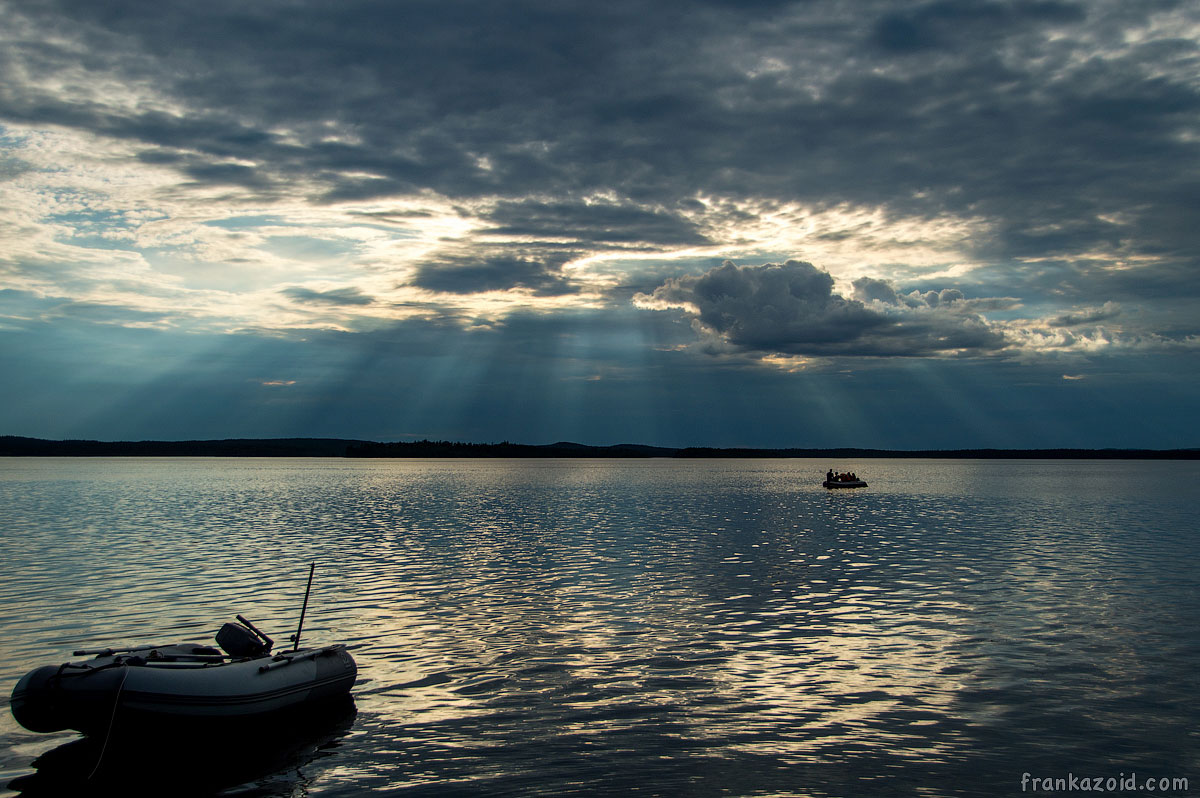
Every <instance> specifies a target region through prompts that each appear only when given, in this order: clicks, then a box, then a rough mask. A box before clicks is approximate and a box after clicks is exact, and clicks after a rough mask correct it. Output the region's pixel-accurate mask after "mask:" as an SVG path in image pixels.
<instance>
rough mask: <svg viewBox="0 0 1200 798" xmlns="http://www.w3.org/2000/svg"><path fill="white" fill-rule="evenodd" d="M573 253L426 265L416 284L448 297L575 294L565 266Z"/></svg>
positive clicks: (491, 256) (503, 254) (464, 259)
mask: <svg viewBox="0 0 1200 798" xmlns="http://www.w3.org/2000/svg"><path fill="white" fill-rule="evenodd" d="M572 254H573V253H549V254H542V255H537V256H522V255H521V254H517V253H513V252H501V253H492V254H484V253H481V254H478V255H465V256H462V257H457V258H445V259H442V260H439V261H436V262H431V263H426V264H423V265H422V266H421V267H420V268H419V269H418V270H417V274H416V276H415V277H414V278H413V281H412V284H413V285H415V286H417V287H419V288H425V289H428V290H430V291H440V292H443V293H448V294H477V293H482V292H484V291H504V290H507V289H512V288H527V289H530V290H532V291H533V293H534V294H535V295H538V296H557V295H563V294H573V293H576V292H578V290H579V289H578V288H577V287H575V286H572V285H571V284H570V283H569V282H568V281H567V280H566V279H565V278H564V276H563V274H562V266H563V264H564V263H566V262H567V261H568V260H569V259H570V258H571V255H572Z"/></svg>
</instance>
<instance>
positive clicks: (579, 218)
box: [483, 200, 712, 246]
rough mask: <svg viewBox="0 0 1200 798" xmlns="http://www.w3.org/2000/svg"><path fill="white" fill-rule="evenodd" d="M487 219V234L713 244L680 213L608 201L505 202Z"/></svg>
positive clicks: (589, 241)
mask: <svg viewBox="0 0 1200 798" xmlns="http://www.w3.org/2000/svg"><path fill="white" fill-rule="evenodd" d="M486 218H487V220H488V221H491V222H493V223H494V224H495V225H496V226H495V227H493V228H490V229H486V230H484V231H483V232H484V233H492V234H501V235H509V236H536V237H540V238H550V239H561V238H569V239H571V240H574V241H579V242H582V243H587V244H600V245H605V244H626V243H638V242H651V243H654V244H663V245H668V246H673V245H701V244H710V243H712V242H711V241H709V239H708V238H706V237H705V236H703V235H702V234H701V233H700V232H699V231H698V230H697V228H696V225H695V223H693V222H690V221H688V220H687V219H685V218H683V217H682V216H680V215H679V214H678V213H671V212H669V211H666V210H663V209H646V208H641V207H637V206H635V205H629V204H616V203H609V202H599V203H597V202H590V203H584V202H541V201H537V200H526V201H521V202H503V203H500V204H499V205H498V206H497V207H496V208H494V209H493V210H492V211H490V212H489V213H488V214H487V215H486Z"/></svg>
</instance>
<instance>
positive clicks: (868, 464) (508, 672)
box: [0, 459, 1200, 796]
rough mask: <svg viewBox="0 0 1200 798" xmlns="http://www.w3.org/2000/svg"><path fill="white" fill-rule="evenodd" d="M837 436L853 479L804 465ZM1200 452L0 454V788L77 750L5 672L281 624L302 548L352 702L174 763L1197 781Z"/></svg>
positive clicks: (247, 773) (570, 777) (370, 784)
mask: <svg viewBox="0 0 1200 798" xmlns="http://www.w3.org/2000/svg"><path fill="white" fill-rule="evenodd" d="M830 466H837V467H842V468H846V469H851V468H852V469H854V470H855V471H857V472H858V474H859V475H861V476H862V477H864V478H865V479H866V480H867V481H868V482H870V484H871V487H870V488H868V489H866V490H862V491H842V492H827V491H825V490H823V489H822V488H820V487H819V485H818V483H819V481H820V479H821V478H822V476H823V474H824V472H825V470H826V468H828V467H830ZM1198 477H1200V464H1197V463H1145V462H1044V461H1042V462H999V461H938V460H923V461H888V460H864V461H857V462H842V463H827V462H824V461H819V462H818V461H803V460H736V461H699V462H675V461H668V460H661V461H660V460H636V461H635V460H628V461H614V462H606V461H595V460H591V461H530V460H520V461H494V460H466V461H462V460H446V461H415V462H409V461H401V460H386V461H342V460H307V459H296V460H275V459H250V460H242V459H239V460H212V459H145V460H142V459H111V460H109V459H105V460H85V459H8V460H0V542H2V545H3V549H2V550H3V555H4V568H3V572H2V573H0V641H2V645H0V681H2V682H3V694H4V696H5V699H4V700H5V707H4V711H3V716H2V719H0V792H4V791H5V790H7V793H5V794H12V793H13V792H14V791H25V792H27V793H29V794H42V793H51V792H52V790H50V789H48V788H47V787H46V783H47V781H46V780H47V779H53V778H55V777H56V776H63V775H64V774H65V773H67V772H71V773H76V774H78V773H79V772H83V771H87V770H89V769H90V767H91V764H92V763H93V762H94V758H93V759H88V757H94V755H95V754H94V752H93V753H87V752H85V753H84V754H82V755H79V756H76V755H75V754H74V753H73V752H74V751H75V749H76V748H78V747H79V744H76V745H75V746H72V745H68V743H70V742H71V741H72V740H74V739H76V738H75V735H73V734H70V733H64V734H57V735H35V734H31V733H28V732H25V731H24V730H22V729H21V728H20V727H18V726H17V725H16V723H15V722H14V721H13V720H12V717H11V714H10V713H9V712H8V710H7V694H8V692H9V690H11V685H12V684H13V683H15V681H16V679H17V678H19V676H20V675H22V674H23V673H24V672H25V671H27V670H29V669H31V668H32V667H34V666H36V665H41V664H52V663H58V662H61V661H63V660H65V659H67V658H69V654H70V652H71V650H72V649H74V648H80V647H85V646H97V645H112V644H117V643H132V642H142V643H150V644H154V643H162V642H169V641H173V640H183V639H187V640H204V639H206V638H211V635H212V634H213V633H215V631H216V629H217V628H218V627H219V626H220V625H221V623H223V622H224V621H226V620H230V619H232V616H233V615H234V614H235V613H238V612H241V613H242V614H244V615H246V616H248V617H249V618H251V619H252V620H254V621H255V622H256V623H258V624H259V625H260V626H261V627H263V628H264V629H266V630H267V631H268V632H274V633H276V634H275V636H276V638H277V639H282V638H284V637H286V635H287V633H288V632H289V631H290V630H291V628H292V627H294V625H295V622H296V618H297V615H298V611H299V604H300V600H301V597H302V593H303V586H304V580H305V578H306V576H307V570H308V569H307V564H308V563H309V562H310V561H316V563H317V584H316V588H315V589H314V593H313V598H312V603H311V605H310V608H309V617H308V620H307V621H306V624H305V636H306V639H307V640H308V641H309V642H312V643H321V642H346V643H361V644H365V647H364V648H362V649H360V650H358V651H356V652H355V656H356V659H357V660H358V662H359V667H360V678H359V683H358V684H357V685H356V687H355V690H354V698H355V704H356V707H357V713H356V714H354V713H353V712H350V713H348V714H346V715H345V716H344V717H341V718H340V719H338V720H336V721H335V722H330V723H328V724H326V725H324V726H320V727H317V728H314V729H311V730H299V731H296V732H295V734H293V735H291V736H289V737H288V739H287V740H286V742H285V743H280V744H278V745H274V747H272V745H273V741H267V742H265V743H264V745H265V747H266V748H268V749H270V750H264V751H263V752H262V753H261V756H260V754H259V753H257V752H255V753H254V754H253V756H252V758H254V759H255V762H254V763H253V764H254V765H256V766H257V767H244V765H245V763H244V762H243V763H242V765H243V767H240V768H239V767H234V766H233V765H229V764H217V762H218V761H223V760H217V761H214V760H213V759H212V758H211V757H208V758H206V759H205V760H204V761H201V762H188V761H186V752H185V753H183V754H180V761H179V762H178V763H175V762H174V761H172V762H171V764H170V765H169V767H170V768H175V767H178V768H179V772H178V773H177V774H173V773H171V772H169V771H168V772H167V773H165V774H160V777H162V778H169V779H170V777H172V776H176V778H174V779H171V781H172V783H173V784H174V785H175V786H174V787H173V788H172V791H175V792H186V789H185V787H184V786H181V785H189V784H190V785H192V787H193V788H194V791H197V792H201V793H203V792H206V791H207V792H212V791H214V790H220V789H224V790H228V791H229V792H230V793H232V794H238V795H262V796H284V795H286V796H292V795H312V796H351V795H360V794H364V793H366V792H368V791H376V792H383V793H398V794H405V795H409V794H411V795H439V796H440V795H555V796H558V795H571V794H579V795H596V794H619V793H638V794H645V795H664V796H675V795H695V796H709V795H813V796H826V795H897V796H899V795H905V796H907V795H930V796H940V795H1004V794H1021V779H1022V774H1023V773H1029V774H1030V775H1031V776H1032V777H1039V778H1041V777H1066V776H1067V775H1068V773H1070V774H1074V775H1075V776H1081V775H1086V776H1089V777H1103V778H1108V777H1119V775H1120V774H1124V775H1125V776H1126V777H1128V776H1130V775H1132V774H1137V778H1138V779H1139V783H1140V782H1141V781H1142V780H1144V777H1155V778H1159V777H1168V778H1180V777H1186V778H1189V780H1190V785H1191V794H1196V793H1197V792H1200V730H1198V728H1197V718H1198V716H1200V712H1198V710H1197V707H1198V704H1197V701H1198V697H1200V690H1198V689H1197V688H1198V687H1200V675H1198V674H1200V612H1198V610H1197V606H1198V599H1200V589H1198V588H1200V569H1198V567H1197V566H1198V564H1200V562H1198V560H1200V556H1198V555H1200V531H1198V529H1197V520H1198V519H1200V491H1197V490H1196V486H1197V483H1198V482H1200V480H1198ZM73 756H74V757H75V758H74V759H72V757H73ZM38 757H41V759H39V760H38V763H37V767H36V768H35V767H34V765H33V762H34V760H35V759H37V758H38ZM114 757H115V755H114ZM121 767H124V765H122V761H121V759H120V758H119V757H116V758H114V759H112V764H111V766H110V767H109V768H108V770H106V771H104V774H103V775H101V776H100V777H99V778H110V779H115V780H117V781H120V780H121V779H122V778H123V777H124V776H125V775H126V774H124V773H122V772H120V768H121ZM131 767H132V766H131ZM114 769H115V770H114ZM134 770H135V771H136V769H134ZM201 772H203V773H206V774H207V775H208V777H209V778H208V780H207V781H197V777H196V774H198V773H201ZM128 775H129V776H130V778H132V779H134V780H136V772H135V773H131V774H128ZM14 780H15V782H14ZM5 784H8V785H10V786H9V787H7V788H5V787H3V786H2V785H5ZM1168 792H1169V793H1170V791H1168ZM1173 794H1183V792H1182V791H1176V792H1175V793H1173Z"/></svg>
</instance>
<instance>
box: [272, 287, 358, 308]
mask: <svg viewBox="0 0 1200 798" xmlns="http://www.w3.org/2000/svg"><path fill="white" fill-rule="evenodd" d="M282 293H283V294H285V295H286V296H288V297H289V298H291V299H292V300H294V301H296V302H300V303H303V304H307V305H336V306H345V305H370V304H371V303H372V302H374V301H375V300H374V299H372V298H371V297H369V296H367V295H366V294H364V293H363V292H361V291H359V290H358V289H357V288H353V287H350V288H334V289H331V290H329V291H314V290H312V289H311V288H302V287H300V286H294V287H292V288H285V289H283V291H282Z"/></svg>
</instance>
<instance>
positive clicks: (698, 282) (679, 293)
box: [635, 260, 1006, 357]
mask: <svg viewBox="0 0 1200 798" xmlns="http://www.w3.org/2000/svg"><path fill="white" fill-rule="evenodd" d="M860 286H861V291H862V292H864V293H868V294H873V295H875V301H873V302H872V304H871V305H867V304H866V303H864V302H863V301H861V300H860V299H846V298H844V297H842V296H841V295H839V294H837V293H836V292H835V291H834V290H833V288H834V281H833V278H832V277H831V276H830V275H829V273H828V272H824V271H822V270H820V269H818V268H817V267H815V266H813V265H812V264H811V263H804V262H801V261H794V260H790V261H787V262H786V263H783V264H774V263H768V264H764V265H762V266H737V265H735V264H734V263H733V262H731V261H727V262H726V263H724V264H723V265H721V266H719V267H716V268H714V269H711V270H709V271H708V272H706V273H704V274H703V275H699V276H695V275H689V276H684V277H679V278H673V279H670V280H667V281H666V282H665V283H663V284H662V285H660V286H659V287H658V288H656V289H655V290H654V291H653V292H652V293H650V294H649V295H647V294H639V295H638V296H637V297H635V303H636V304H638V305H639V306H640V307H644V308H658V309H664V308H680V309H683V310H684V312H685V313H686V314H687V315H688V316H690V317H691V318H692V319H693V321H694V326H696V328H697V330H698V331H699V332H701V333H702V334H704V335H707V336H710V337H712V338H715V339H717V340H719V341H720V342H723V343H725V344H727V345H728V346H729V347H731V348H732V349H733V350H735V351H742V352H754V353H760V354H763V353H783V354H794V355H824V356H835V355H843V356H882V355H888V356H908V357H915V356H942V355H950V354H956V355H957V354H962V353H965V352H974V353H979V354H982V353H989V352H995V351H997V350H1000V349H1002V348H1004V346H1005V345H1006V342H1005V338H1004V335H1003V334H1002V333H1001V332H999V331H998V330H997V329H995V328H993V327H992V326H990V325H989V324H988V323H987V322H986V321H985V320H984V319H983V318H982V317H981V316H979V315H978V314H976V313H974V312H972V311H971V310H970V308H969V306H967V305H966V303H964V302H963V296H962V293H961V292H959V291H958V290H957V289H946V290H943V291H941V292H928V293H927V294H925V295H920V296H919V301H920V302H921V303H922V304H921V305H920V306H917V302H918V298H916V297H914V298H912V299H910V300H909V301H901V298H900V297H899V296H898V295H897V294H896V293H895V291H894V289H892V291H891V293H890V294H889V293H888V292H887V291H886V290H884V289H885V288H886V287H887V286H886V285H885V284H882V283H881V281H878V280H866V281H861V280H860V281H859V285H857V286H856V288H859V287H860ZM880 296H883V297H884V298H887V299H890V302H886V303H885V302H881V301H878V298H879V297H880Z"/></svg>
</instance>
